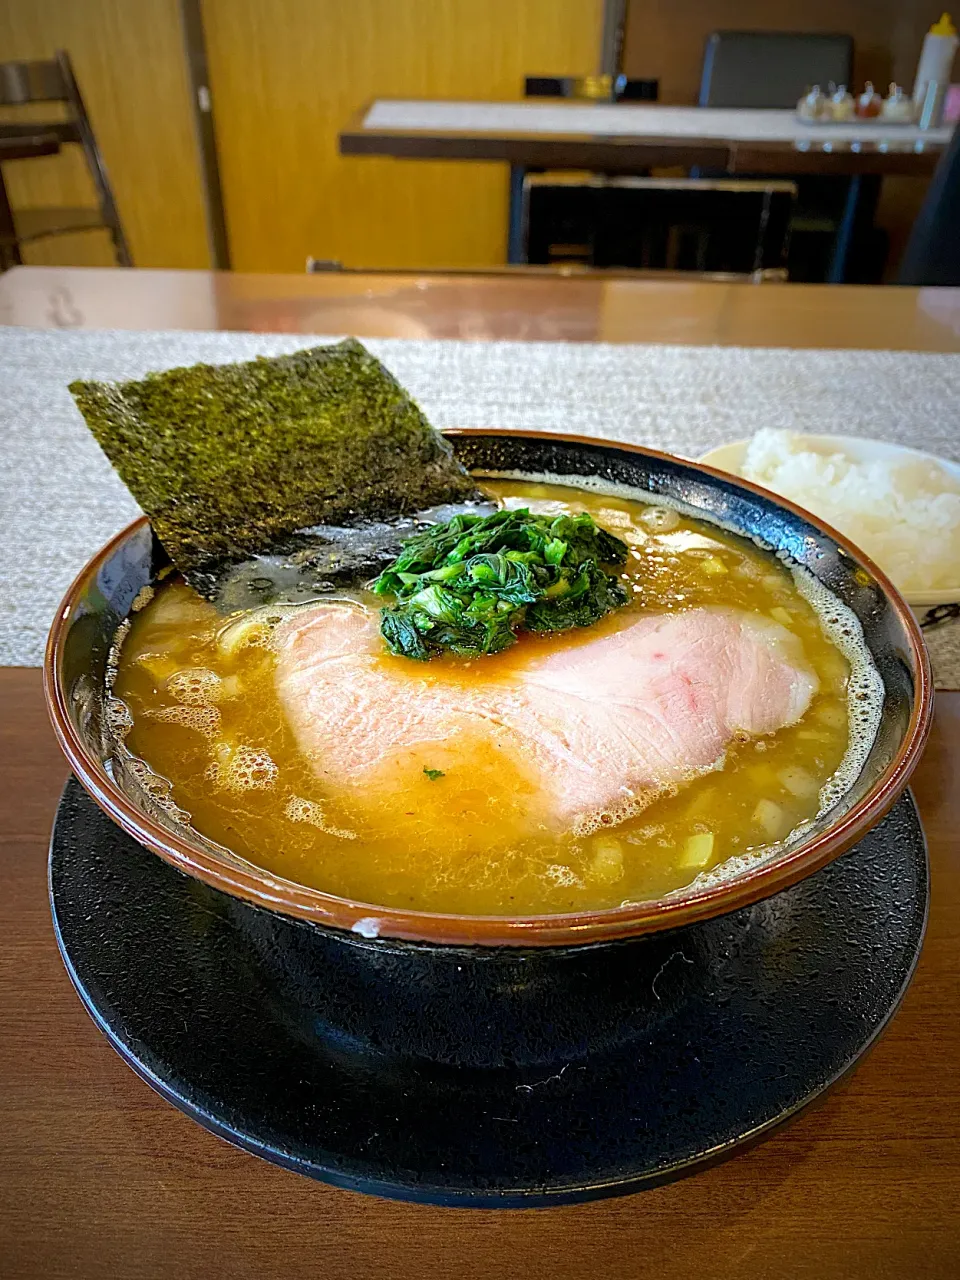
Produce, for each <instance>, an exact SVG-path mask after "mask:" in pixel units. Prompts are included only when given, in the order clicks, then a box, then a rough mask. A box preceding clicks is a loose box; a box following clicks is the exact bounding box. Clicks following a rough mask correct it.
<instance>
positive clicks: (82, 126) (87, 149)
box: [56, 49, 133, 267]
mask: <svg viewBox="0 0 960 1280" xmlns="http://www.w3.org/2000/svg"><path fill="white" fill-rule="evenodd" d="M56 61H57V65H58V67H59V68H60V75H61V76H62V77H63V84H64V88H65V90H66V95H67V102H68V103H69V106H70V111H71V113H72V115H73V117H74V122H75V124H76V127H77V135H78V136H77V140H78V141H79V143H80V145H81V146H82V147H83V154H84V156H85V157H86V161H87V168H88V169H89V170H90V175H91V177H92V178H93V182H94V186H95V187H96V189H97V200H98V202H99V205H100V215H101V217H102V218H103V224H104V226H105V227H106V228H107V229H108V230H109V232H110V238H111V240H112V241H113V249H114V253H115V255H116V259H117V266H119V267H132V266H133V258H132V257H131V254H130V248H129V246H128V244H127V238H126V236H125V235H124V233H123V224H122V223H121V221H120V211H119V210H118V209H117V202H116V200H114V198H113V188H112V187H111V185H110V180H109V178H108V177H107V168H106V165H105V164H104V163H103V157H102V156H101V154H100V148H99V146H98V145H97V139H96V136H95V134H94V132H93V129H92V127H91V125H90V119H89V117H88V116H87V109H86V107H85V106H84V103H83V98H82V97H81V95H80V87H79V85H78V84H77V80H76V77H75V76H74V74H73V64H72V63H71V61H70V57H69V55H68V54H67V53H66V51H65V50H63V49H60V50H58V51H57V54H56Z"/></svg>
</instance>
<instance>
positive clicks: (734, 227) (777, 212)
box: [522, 173, 796, 279]
mask: <svg viewBox="0 0 960 1280" xmlns="http://www.w3.org/2000/svg"><path fill="white" fill-rule="evenodd" d="M795 197H796V186H795V184H794V183H792V182H782V181H763V182H742V181H734V180H731V179H718V180H713V179H699V180H696V179H685V178H680V179H675V178H637V177H604V176H602V175H600V174H549V173H546V174H528V175H527V177H526V179H525V181H524V191H523V204H522V227H523V244H524V257H525V260H526V261H527V262H529V263H531V264H537V265H547V266H564V265H574V264H575V265H577V266H580V267H601V268H602V267H607V268H626V269H628V270H641V271H670V272H675V271H678V272H696V273H699V274H709V275H716V274H723V275H738V276H743V277H750V278H753V279H784V278H786V270H785V268H786V258H787V247H788V243H789V232H790V217H791V214H792V212H793V202H794V199H795Z"/></svg>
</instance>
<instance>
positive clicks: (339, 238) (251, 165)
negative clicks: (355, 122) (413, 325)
mask: <svg viewBox="0 0 960 1280" xmlns="http://www.w3.org/2000/svg"><path fill="white" fill-rule="evenodd" d="M203 16H204V22H205V26H206V35H207V48H208V55H209V60H210V79H211V88H212V92H213V101H214V111H215V115H216V121H217V132H218V139H219V152H220V163H221V170H222V178H223V187H224V203H225V206H226V214H227V225H228V230H229V235H230V247H231V254H232V259H233V265H234V267H235V269H237V270H240V271H302V270H303V269H304V264H305V260H306V258H307V256H308V255H312V256H313V257H317V258H333V259H337V260H340V261H342V262H343V263H344V264H346V265H349V266H368V267H369V266H376V267H444V266H473V265H494V264H497V263H502V262H504V261H505V251H506V231H507V170H506V166H505V165H497V164H483V163H477V164H470V163H463V162H460V161H449V162H444V161H406V160H403V161H401V160H389V159H376V158H368V157H341V156H340V155H339V154H338V152H337V133H338V130H339V128H340V127H341V125H343V124H344V123H345V122H346V121H347V120H348V119H349V117H350V116H351V115H352V114H353V113H354V112H356V111H357V110H358V108H360V107H361V106H362V105H363V104H364V103H366V102H369V101H370V100H372V99H373V98H377V97H437V98H444V97H450V98H494V99H496V98H517V97H519V96H521V94H522V89H523V77H524V75H525V74H536V73H538V72H539V73H547V74H549V73H554V74H573V75H576V74H585V73H589V72H592V71H594V70H595V69H596V60H597V55H598V48H599V42H600V31H601V25H602V3H601V0H203Z"/></svg>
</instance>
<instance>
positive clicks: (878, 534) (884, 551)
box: [700, 430, 960, 606]
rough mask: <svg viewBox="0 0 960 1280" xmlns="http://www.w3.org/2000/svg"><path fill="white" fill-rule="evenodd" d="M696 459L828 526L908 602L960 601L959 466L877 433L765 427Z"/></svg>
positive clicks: (916, 603) (928, 604)
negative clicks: (865, 436)
mask: <svg viewBox="0 0 960 1280" xmlns="http://www.w3.org/2000/svg"><path fill="white" fill-rule="evenodd" d="M700 461H701V462H705V463H707V464H708V465H710V466H715V467H718V468H720V469H722V470H725V471H732V472H733V473H734V474H736V475H740V476H743V478H744V479H746V480H752V481H753V482H754V483H755V484H759V485H762V486H763V487H764V488H765V489H770V490H772V491H773V492H774V493H777V494H780V495H781V496H782V497H784V498H788V499H789V500H790V501H791V502H795V503H796V504H797V506H799V507H803V508H805V509H806V510H807V511H810V512H812V513H813V514H814V515H816V516H819V517H820V518H821V519H822V520H825V521H826V522H827V523H828V524H830V525H833V527H834V528H835V529H838V530H839V531H840V532H841V533H843V534H846V536H847V537H848V538H849V539H850V540H851V541H852V542H854V543H856V545H857V546H858V547H861V548H862V549H863V550H864V551H865V552H866V554H867V555H868V556H869V557H870V558H871V559H872V560H875V561H876V563H877V564H878V565H879V566H880V568H881V569H883V570H884V572H885V573H887V574H888V575H889V577H890V578H892V579H893V582H894V583H895V585H896V586H897V587H898V588H899V589H900V591H902V592H903V594H904V595H905V596H906V597H907V599H908V601H909V602H910V603H911V604H913V605H918V606H930V605H934V604H939V603H946V602H952V601H957V600H960V465H958V464H956V463H951V462H946V461H941V460H939V459H937V458H933V457H931V456H930V455H929V454H924V453H920V452H918V451H917V450H914V449H905V448H901V447H900V446H898V445H891V444H885V443H883V442H881V441H878V440H860V439H857V438H855V437H850V436H812V435H797V434H794V433H792V432H789V431H773V430H765V431H758V432H757V433H756V435H755V436H754V437H753V439H752V440H749V441H747V440H740V441H736V442H734V443H733V444H729V445H724V446H722V447H721V448H719V449H714V450H712V451H711V452H710V453H708V454H706V455H705V456H704V457H703V458H701V459H700Z"/></svg>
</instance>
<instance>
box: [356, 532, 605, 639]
mask: <svg viewBox="0 0 960 1280" xmlns="http://www.w3.org/2000/svg"><path fill="white" fill-rule="evenodd" d="M626 558H627V546H626V544H625V543H624V542H621V541H620V539H619V538H615V537H614V536H613V534H611V533H608V532H607V531H606V529H602V528H600V526H599V525H597V524H595V523H594V521H593V518H592V517H591V516H589V515H587V513H586V512H582V513H581V514H580V515H576V516H555V517H554V516H538V515H531V514H530V512H529V511H527V510H521V511H495V512H494V513H493V515H490V516H478V515H470V514H464V515H457V516H454V517H453V519H452V520H448V521H447V522H446V523H445V524H438V525H434V526H433V528H431V529H428V530H427V531H426V532H425V533H421V534H418V535H417V536H416V537H414V538H410V539H408V541H407V542H405V543H404V545H403V549H402V551H401V552H400V555H399V556H398V557H397V559H396V560H395V561H394V563H393V564H392V565H391V566H390V567H389V568H388V569H385V570H384V572H383V573H381V574H380V576H379V577H378V578H377V580H376V581H375V582H374V584H373V590H374V591H375V592H376V593H377V594H378V595H381V596H393V597H395V598H396V600H397V603H396V604H393V605H388V606H386V607H385V608H383V609H382V610H381V613H380V634H381V635H382V636H383V638H384V640H385V641H386V643H387V647H388V648H389V649H390V651H391V652H392V653H395V654H398V655H400V656H402V657H406V658H416V659H417V660H418V661H421V662H425V661H427V660H429V659H430V658H433V657H435V656H436V655H438V654H440V653H443V652H444V651H445V650H447V651H449V652H451V653H456V654H460V655H462V656H464V657H477V656H479V655H481V654H487V653H499V652H500V651H501V650H502V649H506V648H508V647H509V646H510V645H512V644H513V643H514V642H515V641H516V638H517V637H516V632H517V630H518V629H520V628H524V629H526V630H527V631H565V630H567V629H568V628H570V627H586V626H589V625H590V624H591V623H593V622H597V621H598V620H599V619H600V618H602V617H603V616H604V614H606V613H609V612H610V611H611V610H612V609H616V608H618V607H619V606H620V605H622V604H625V603H626V601H627V593H626V591H625V590H624V588H623V586H622V584H621V583H620V582H619V581H618V579H617V578H616V577H614V576H613V575H612V574H609V573H607V572H606V571H605V570H604V569H603V568H602V567H601V566H602V565H604V564H622V563H623V562H624V561H625V560H626Z"/></svg>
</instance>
